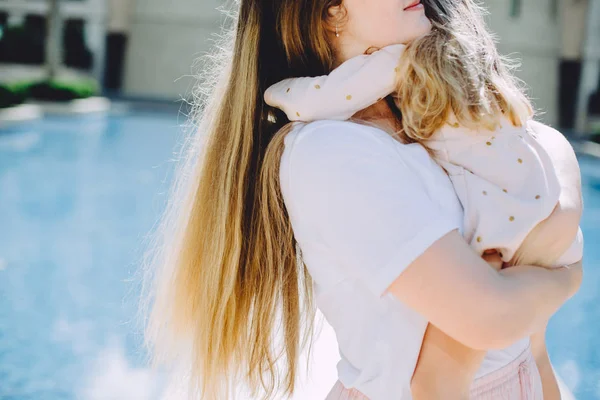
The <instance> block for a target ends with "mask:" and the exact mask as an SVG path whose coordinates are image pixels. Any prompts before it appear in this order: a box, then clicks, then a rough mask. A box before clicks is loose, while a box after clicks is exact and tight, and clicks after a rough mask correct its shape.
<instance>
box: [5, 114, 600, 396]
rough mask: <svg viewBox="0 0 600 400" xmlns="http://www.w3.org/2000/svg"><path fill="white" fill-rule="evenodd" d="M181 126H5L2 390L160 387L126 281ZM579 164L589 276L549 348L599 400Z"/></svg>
mask: <svg viewBox="0 0 600 400" xmlns="http://www.w3.org/2000/svg"><path fill="white" fill-rule="evenodd" d="M183 121H184V118H183V117H181V118H179V120H178V118H177V117H176V116H175V115H173V114H167V113H156V112H155V113H125V114H121V115H111V116H105V117H99V116H96V117H76V118H73V117H70V118H58V117H54V118H47V119H45V120H43V121H39V122H34V123H30V124H26V125H20V126H19V127H18V128H10V129H6V128H5V129H0V226H1V227H2V229H0V295H1V302H0V399H3V400H9V399H10V400H29V399H31V400H33V399H35V400H38V399H44V400H46V399H47V400H58V399H65V400H70V399H86V400H87V399H99V400H100V399H101V400H110V399H115V400H116V399H119V400H121V399H123V400H125V399H126V400H129V399H152V398H155V396H156V393H158V392H159V384H158V383H157V381H156V379H155V376H153V375H152V374H151V372H150V371H149V370H148V369H147V368H145V366H144V363H143V358H144V355H143V352H142V350H141V346H140V342H141V340H140V339H141V338H140V335H139V332H137V331H136V326H135V325H134V321H133V316H134V311H135V300H136V298H135V294H136V292H135V290H136V289H135V285H134V284H132V280H133V277H134V272H135V269H136V267H137V262H138V261H139V259H140V257H141V251H143V248H142V241H143V239H144V236H145V235H146V234H147V232H148V231H149V230H150V229H151V228H152V226H153V224H154V222H155V220H156V218H157V216H158V214H159V212H160V211H161V210H162V207H163V202H164V199H165V195H164V193H165V191H166V189H167V187H168V182H169V180H170V177H171V173H172V163H171V161H170V160H172V159H173V153H172V152H173V148H174V146H175V144H176V142H177V140H178V138H179V135H180V132H181V127H180V123H182V122H183ZM581 166H582V173H583V182H584V196H585V200H586V210H585V218H584V222H583V230H584V234H585V237H586V252H585V256H586V276H585V282H584V284H583V287H582V289H581V291H580V292H579V294H577V296H575V297H574V298H573V299H572V300H571V301H570V302H569V303H568V304H567V305H566V306H565V307H564V308H563V309H562V310H561V311H560V312H559V313H558V314H557V315H556V316H555V317H554V318H553V320H552V321H551V324H550V332H549V346H550V352H551V356H552V358H553V362H554V364H555V366H556V368H557V369H558V371H559V372H560V373H561V376H562V378H563V380H564V381H565V382H566V383H567V385H568V386H569V387H570V388H571V389H573V390H574V391H575V393H576V394H577V395H578V398H579V399H596V398H600V385H599V382H600V335H599V334H600V329H599V327H600V322H599V321H600V306H599V304H600V295H599V293H600V270H599V269H598V264H600V249H599V248H597V247H596V244H597V243H599V241H600V161H598V160H595V159H592V158H585V157H582V158H581ZM331 347H332V346H331V345H330V346H329V347H328V348H331ZM316 351H318V348H317V350H316ZM334 363H335V361H334V362H333V364H332V365H331V366H328V368H329V369H328V370H327V372H326V373H327V374H330V375H331V373H332V371H333V373H335V371H334V369H333V368H335V364H334ZM295 398H297V397H295ZM298 398H299V397H298ZM307 398H308V397H307ZM311 398H315V397H311Z"/></svg>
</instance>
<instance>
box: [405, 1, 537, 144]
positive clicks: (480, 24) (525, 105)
mask: <svg viewBox="0 0 600 400" xmlns="http://www.w3.org/2000/svg"><path fill="white" fill-rule="evenodd" d="M431 3H432V4H431V5H430V6H431V7H432V8H433V9H435V10H436V12H434V15H436V16H439V17H440V18H439V19H438V20H435V19H432V20H433V29H432V31H431V33H430V34H428V35H427V36H424V37H422V38H420V39H417V40H416V41H414V42H412V43H411V44H410V45H409V46H408V47H407V49H406V52H405V53H404V55H403V57H402V58H401V60H400V64H399V66H398V69H397V71H398V89H397V92H396V95H395V102H396V105H397V106H398V108H399V109H400V111H401V112H402V129H403V135H404V136H407V137H408V138H410V139H412V140H415V141H421V140H426V139H427V138H429V137H430V136H431V135H432V134H433V133H434V132H435V131H436V130H438V129H439V128H440V127H441V126H443V125H444V124H445V123H447V122H448V118H449V116H450V115H451V113H453V114H454V115H455V116H456V118H457V119H458V122H459V123H460V124H461V125H465V126H470V127H475V126H477V127H486V128H489V129H493V128H494V127H495V126H496V125H497V123H498V121H499V117H500V116H501V115H505V116H506V117H507V118H508V119H509V120H511V121H512V123H513V124H514V125H517V126H518V125H521V123H522V122H523V121H524V120H525V119H527V118H529V117H530V116H531V115H532V113H533V111H532V107H531V104H530V102H529V100H528V99H527V97H526V96H525V94H524V93H523V91H522V89H521V88H520V87H519V86H518V84H517V80H516V79H515V78H514V77H513V76H512V75H511V73H510V72H509V71H510V65H509V64H508V63H507V60H506V59H504V58H502V57H501V56H500V55H499V54H498V52H497V50H496V46H495V42H494V39H493V36H492V34H491V33H490V32H489V31H488V30H487V27H486V25H485V22H484V20H483V15H484V11H483V9H482V8H481V7H480V6H478V5H477V4H476V3H475V2H474V1H473V0H460V1H455V0H431Z"/></svg>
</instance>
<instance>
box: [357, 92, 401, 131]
mask: <svg viewBox="0 0 600 400" xmlns="http://www.w3.org/2000/svg"><path fill="white" fill-rule="evenodd" d="M353 117H354V118H357V119H360V120H364V121H369V122H371V123H373V124H375V125H377V126H379V127H381V129H383V130H385V131H388V132H389V131H390V130H392V131H394V132H396V131H398V129H399V127H398V118H397V117H396V115H394V112H393V111H392V110H391V109H390V107H389V105H388V104H387V102H386V100H385V99H383V100H380V101H378V102H377V103H375V104H373V105H371V106H369V107H367V108H365V109H363V110H361V111H359V112H357V113H356V114H354V116H353Z"/></svg>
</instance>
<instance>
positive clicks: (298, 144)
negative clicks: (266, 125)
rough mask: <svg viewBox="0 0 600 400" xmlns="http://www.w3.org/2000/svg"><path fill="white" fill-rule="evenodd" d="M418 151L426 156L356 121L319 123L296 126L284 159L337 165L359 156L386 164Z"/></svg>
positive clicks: (375, 128) (326, 121)
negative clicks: (321, 160) (287, 157)
mask: <svg viewBox="0 0 600 400" xmlns="http://www.w3.org/2000/svg"><path fill="white" fill-rule="evenodd" d="M415 152H416V153H423V154H425V153H426V152H425V151H424V149H423V148H422V147H420V146H412V145H405V144H402V143H400V142H398V141H397V140H396V139H394V138H393V137H392V136H390V135H389V134H388V133H387V132H385V131H384V130H382V129H380V128H377V127H375V126H370V125H366V124H362V123H357V122H352V121H338V120H319V121H314V122H309V123H303V122H295V123H294V124H293V126H292V128H291V130H290V132H289V133H288V135H287V136H286V138H285V150H284V156H291V155H292V154H293V158H294V159H295V160H298V159H305V160H307V161H308V160H310V161H312V162H314V161H316V159H320V158H323V159H324V161H329V162H331V163H335V162H336V161H340V160H344V159H348V158H356V157H361V158H364V157H378V158H381V159H382V161H383V160H385V159H388V160H389V159H395V158H400V159H401V158H405V157H410V156H411V155H410V154H409V153H415ZM286 153H287V154H286ZM423 154H420V155H421V156H422V155H423Z"/></svg>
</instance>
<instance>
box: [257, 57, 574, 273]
mask: <svg viewBox="0 0 600 400" xmlns="http://www.w3.org/2000/svg"><path fill="white" fill-rule="evenodd" d="M404 49H405V46H404V45H391V46H387V47H384V48H382V49H380V50H378V51H376V52H374V53H372V54H370V55H361V56H357V57H353V58H351V59H349V60H347V61H346V62H344V63H343V64H341V65H340V66H339V67H337V68H336V69H334V70H333V71H332V72H331V73H330V74H329V75H324V76H319V77H301V78H289V79H285V80H283V81H281V82H278V83H276V84H274V85H272V86H271V87H269V88H268V89H267V91H266V92H265V95H264V98H265V101H266V103H267V104H269V105H271V106H274V107H277V108H280V109H281V110H283V111H284V112H285V113H286V115H287V117H288V118H289V119H290V121H314V120H320V119H334V120H346V119H348V118H350V117H351V116H352V115H354V114H355V113H356V112H358V111H360V110H362V109H364V108H367V107H368V106H370V105H372V104H374V103H376V102H377V101H379V100H380V99H382V98H383V97H385V96H387V95H389V94H390V93H392V92H393V91H394V90H395V88H396V79H397V78H396V76H397V73H396V68H397V65H398V63H399V60H400V57H401V56H402V53H403V51H404ZM425 144H426V146H427V147H429V148H430V149H432V150H433V153H434V158H435V160H436V161H437V162H438V163H439V164H440V165H441V166H442V167H443V168H444V169H445V170H446V171H447V173H448V175H449V176H450V179H451V181H452V183H453V185H454V188H455V190H456V193H457V194H458V197H459V199H460V201H461V203H462V205H463V208H464V210H465V220H464V237H465V238H466V240H467V241H468V242H469V243H470V245H471V246H472V248H473V249H474V250H475V251H476V252H477V253H478V254H482V253H483V251H484V250H486V249H497V250H499V251H500V252H501V253H502V255H503V259H504V260H505V261H508V260H510V259H511V258H512V257H513V255H514V254H515V252H516V251H517V249H518V248H519V247H520V245H521V243H522V242H523V240H524V239H525V237H526V236H527V235H528V234H529V232H530V231H531V230H532V229H533V228H534V227H535V226H536V225H537V224H538V223H539V222H541V221H542V220H544V219H546V218H547V217H548V216H549V215H550V214H551V213H552V211H553V210H554V208H555V206H556V204H557V203H558V199H559V196H560V190H561V189H560V184H559V182H558V178H557V175H556V172H555V170H554V166H553V164H552V161H551V159H550V157H549V156H548V154H547V153H546V151H545V150H544V149H543V148H542V147H541V146H540V145H539V143H538V142H537V140H536V139H535V133H534V132H533V130H532V129H531V127H530V124H529V123H526V124H525V126H523V127H515V126H513V125H512V124H511V123H510V122H509V121H508V120H507V119H502V121H501V126H500V127H499V128H498V129H496V130H494V131H489V130H472V129H467V128H466V127H463V126H460V125H457V124H447V125H445V126H444V127H443V128H441V129H440V130H439V131H438V132H436V133H435V134H434V135H433V136H432V138H431V139H430V140H428V141H427V142H426V143H425ZM582 255H583V238H582V235H581V231H579V233H578V235H577V238H576V239H575V241H574V242H573V244H572V246H571V248H570V249H569V250H568V251H567V252H566V253H565V254H564V255H563V256H562V257H560V259H559V260H557V263H556V264H557V265H565V264H570V263H573V262H577V261H579V260H580V259H581V257H582Z"/></svg>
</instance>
